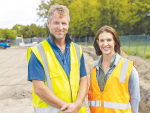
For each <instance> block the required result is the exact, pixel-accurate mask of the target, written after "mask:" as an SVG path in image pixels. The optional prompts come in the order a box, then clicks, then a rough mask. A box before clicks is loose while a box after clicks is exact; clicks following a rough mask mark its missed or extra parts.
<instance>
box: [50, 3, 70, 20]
mask: <svg viewBox="0 0 150 113" xmlns="http://www.w3.org/2000/svg"><path fill="white" fill-rule="evenodd" d="M55 11H57V12H58V14H59V15H60V16H67V17H68V21H69V22H70V16H69V10H68V8H67V7H66V6H64V5H59V4H55V5H52V6H51V7H50V9H49V11H48V20H49V22H51V20H52V17H53V13H54V12H55Z"/></svg>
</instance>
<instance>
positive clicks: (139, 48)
mask: <svg viewBox="0 0 150 113" xmlns="http://www.w3.org/2000/svg"><path fill="white" fill-rule="evenodd" d="M94 38H95V37H83V38H72V41H73V42H75V43H78V44H82V45H91V46H92V45H93V41H94ZM45 39H46V38H42V37H39V38H23V39H13V40H10V43H11V45H12V46H19V44H20V43H25V44H26V43H34V42H37V43H40V42H41V41H43V40H45ZM119 39H120V42H121V49H126V50H129V51H134V52H141V53H143V54H145V53H148V52H150V35H125V36H119Z"/></svg>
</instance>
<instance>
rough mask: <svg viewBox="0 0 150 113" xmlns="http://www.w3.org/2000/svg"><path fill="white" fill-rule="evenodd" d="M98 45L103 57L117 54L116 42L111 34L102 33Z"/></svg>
mask: <svg viewBox="0 0 150 113" xmlns="http://www.w3.org/2000/svg"><path fill="white" fill-rule="evenodd" d="M97 43H98V45H99V48H100V50H101V51H102V55H113V54H114V53H115V49H114V47H115V41H114V39H113V35H112V34H111V33H109V32H103V33H101V34H100V35H99V37H98V40H97Z"/></svg>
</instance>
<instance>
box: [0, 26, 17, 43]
mask: <svg viewBox="0 0 150 113" xmlns="http://www.w3.org/2000/svg"><path fill="white" fill-rule="evenodd" d="M15 38H16V33H15V32H14V31H13V30H12V29H0V39H1V40H6V39H15Z"/></svg>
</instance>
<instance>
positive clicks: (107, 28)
mask: <svg viewBox="0 0 150 113" xmlns="http://www.w3.org/2000/svg"><path fill="white" fill-rule="evenodd" d="M103 32H107V33H111V34H112V35H113V39H114V41H115V43H116V44H115V47H114V49H115V52H117V53H118V54H120V47H121V43H120V39H119V37H118V34H117V32H116V31H115V30H114V29H113V28H112V27H110V26H103V27H101V28H100V29H99V30H98V31H97V33H96V35H95V39H94V42H93V46H94V48H95V51H96V54H97V55H98V56H99V55H102V51H101V50H100V48H99V45H98V43H97V40H98V41H99V38H98V37H99V35H100V34H101V33H103Z"/></svg>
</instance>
